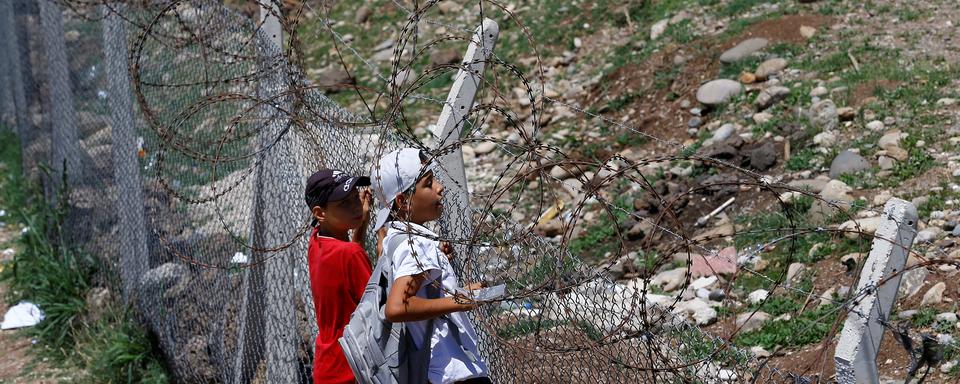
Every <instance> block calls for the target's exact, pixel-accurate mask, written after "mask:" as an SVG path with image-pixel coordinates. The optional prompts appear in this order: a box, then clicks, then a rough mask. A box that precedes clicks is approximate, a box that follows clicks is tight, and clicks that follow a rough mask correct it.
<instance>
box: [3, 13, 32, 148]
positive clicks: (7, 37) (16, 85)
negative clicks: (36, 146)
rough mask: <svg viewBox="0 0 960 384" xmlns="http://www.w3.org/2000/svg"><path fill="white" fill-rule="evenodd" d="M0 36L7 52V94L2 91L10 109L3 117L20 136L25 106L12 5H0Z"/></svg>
mask: <svg viewBox="0 0 960 384" xmlns="http://www.w3.org/2000/svg"><path fill="white" fill-rule="evenodd" d="M0 12H2V14H0V35H2V36H4V40H3V41H4V45H3V49H4V50H5V51H6V52H7V55H6V56H5V59H4V65H5V68H4V69H5V70H4V74H5V78H6V80H5V82H4V84H5V85H4V88H9V92H7V90H4V91H3V92H4V95H5V96H7V98H6V99H5V102H4V107H5V108H10V111H9V112H7V115H6V116H5V118H6V119H11V120H12V123H13V125H12V126H11V127H10V128H11V129H13V130H14V131H15V132H17V133H18V134H20V135H22V134H23V132H22V130H23V129H24V127H25V125H26V116H27V105H26V98H25V97H24V93H23V77H22V75H23V74H22V72H21V68H20V44H19V41H18V40H19V39H18V36H17V30H16V27H15V25H16V24H15V23H16V19H15V18H14V12H13V3H12V2H9V1H4V2H3V4H0Z"/></svg>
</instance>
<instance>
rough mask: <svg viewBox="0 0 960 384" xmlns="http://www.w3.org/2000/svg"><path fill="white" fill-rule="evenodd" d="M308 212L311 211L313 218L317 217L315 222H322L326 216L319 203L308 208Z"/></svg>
mask: <svg viewBox="0 0 960 384" xmlns="http://www.w3.org/2000/svg"><path fill="white" fill-rule="evenodd" d="M310 212H311V213H313V218H314V219H317V222H319V223H322V222H323V220H324V219H325V218H326V214H327V213H326V212H324V210H323V208H321V207H320V206H319V205H315V206H314V207H313V208H310Z"/></svg>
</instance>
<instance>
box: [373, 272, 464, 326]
mask: <svg viewBox="0 0 960 384" xmlns="http://www.w3.org/2000/svg"><path fill="white" fill-rule="evenodd" d="M425 280H426V273H421V274H418V275H413V276H401V277H399V278H397V279H396V280H394V281H393V287H391V288H390V293H389V294H387V305H386V307H385V308H384V311H383V312H384V315H385V316H386V318H387V320H388V321H391V322H405V321H419V320H428V319H434V318H437V317H440V316H443V315H446V314H449V313H453V312H461V311H469V310H471V309H474V308H476V304H473V303H458V302H457V300H456V299H454V297H452V296H447V297H441V298H439V299H425V298H422V297H417V291H419V290H420V285H421V284H423V282H424V281H425ZM461 300H462V299H461Z"/></svg>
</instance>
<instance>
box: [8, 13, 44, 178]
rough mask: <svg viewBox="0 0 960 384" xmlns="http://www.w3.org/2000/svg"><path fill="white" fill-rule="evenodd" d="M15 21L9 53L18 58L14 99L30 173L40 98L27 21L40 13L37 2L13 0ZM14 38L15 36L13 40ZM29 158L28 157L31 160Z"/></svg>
mask: <svg viewBox="0 0 960 384" xmlns="http://www.w3.org/2000/svg"><path fill="white" fill-rule="evenodd" d="M12 3H13V24H12V25H11V27H12V28H13V30H14V32H13V33H14V35H11V37H10V38H11V45H12V48H10V49H11V50H9V51H8V52H10V57H11V58H12V59H14V60H16V62H17V64H16V66H17V68H19V73H18V75H19V76H17V77H14V81H15V82H16V81H19V82H20V83H19V86H16V84H14V101H15V102H17V103H18V104H17V134H18V136H20V156H21V160H22V164H23V169H24V173H25V174H29V172H30V171H28V170H29V169H33V168H34V167H33V165H34V163H33V162H34V161H35V159H31V158H30V155H31V154H30V153H29V151H27V148H28V147H29V146H30V143H32V142H33V140H34V138H35V136H36V135H37V132H36V127H35V126H34V124H33V121H32V118H31V117H32V112H31V109H32V106H33V105H35V104H36V102H37V88H36V81H35V79H34V74H33V66H32V65H31V64H30V53H31V52H32V49H33V48H32V47H31V46H30V41H31V39H30V35H29V33H28V31H27V30H28V27H27V26H28V24H30V20H29V19H31V18H34V17H36V15H37V4H36V2H33V1H28V0H14V1H13V2H12ZM13 39H15V40H13ZM28 160H29V161H28Z"/></svg>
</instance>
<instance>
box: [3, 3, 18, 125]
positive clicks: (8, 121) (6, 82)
mask: <svg viewBox="0 0 960 384" xmlns="http://www.w3.org/2000/svg"><path fill="white" fill-rule="evenodd" d="M12 6H13V4H12V3H11V2H9V1H4V2H2V4H0V38H2V39H3V45H2V47H3V50H4V51H6V52H7V54H5V55H3V57H0V86H2V88H0V124H2V125H4V126H5V128H6V129H12V128H13V124H12V123H13V121H14V120H15V118H14V114H15V113H16V106H15V105H14V103H13V89H12V88H13V87H12V85H13V78H12V77H13V76H12V74H13V68H12V65H11V64H12V63H13V61H14V60H15V59H16V58H15V57H14V56H13V55H11V54H10V53H12V52H13V51H12V50H10V48H9V45H10V43H9V42H10V40H11V39H15V38H16V36H15V35H13V34H12V33H11V32H12V30H13V28H11V27H12V26H13V9H12Z"/></svg>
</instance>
